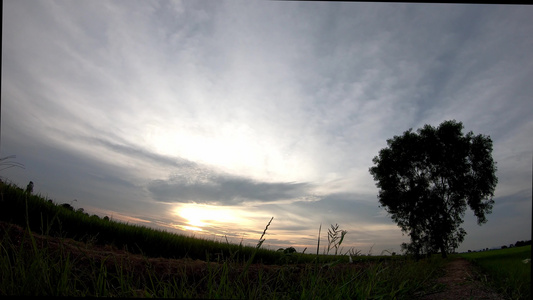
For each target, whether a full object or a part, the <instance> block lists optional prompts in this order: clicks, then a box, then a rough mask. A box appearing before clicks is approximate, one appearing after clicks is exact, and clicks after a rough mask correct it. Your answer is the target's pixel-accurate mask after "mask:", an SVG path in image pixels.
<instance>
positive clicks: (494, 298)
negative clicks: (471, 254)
mask: <svg viewBox="0 0 533 300" xmlns="http://www.w3.org/2000/svg"><path fill="white" fill-rule="evenodd" d="M476 274H478V272H475V266H473V265H472V264H471V263H470V262H468V261H467V260H466V259H464V258H452V259H450V261H449V262H448V263H447V264H446V269H445V275H444V276H443V277H441V278H439V279H437V283H438V284H440V285H442V289H440V290H441V291H440V292H437V293H433V294H429V295H425V296H424V297H422V298H420V299H423V300H442V299H450V300H451V299H453V300H456V299H457V300H458V299H487V300H502V299H505V298H504V297H502V296H501V295H498V294H497V293H495V292H494V291H492V290H490V289H489V288H488V287H486V286H484V285H483V284H482V283H481V281H480V280H479V278H478V276H477V275H476Z"/></svg>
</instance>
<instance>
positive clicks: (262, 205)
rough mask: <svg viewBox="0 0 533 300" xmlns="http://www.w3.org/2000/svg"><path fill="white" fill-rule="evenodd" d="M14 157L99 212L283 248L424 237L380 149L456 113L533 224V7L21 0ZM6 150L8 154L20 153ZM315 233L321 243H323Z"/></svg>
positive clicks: (473, 241)
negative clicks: (383, 182)
mask: <svg viewBox="0 0 533 300" xmlns="http://www.w3.org/2000/svg"><path fill="white" fill-rule="evenodd" d="M3 5H4V6H3V26H2V94H1V97H2V100H1V144H0V157H7V156H10V155H16V158H12V159H10V161H12V162H17V163H20V164H23V165H24V168H18V167H12V168H3V169H2V170H1V171H0V176H1V177H2V179H3V180H6V181H10V182H12V183H15V184H17V185H19V186H21V187H25V186H26V184H28V182H29V181H30V180H31V181H33V182H34V185H35V187H34V193H39V194H41V195H43V196H46V197H48V198H51V199H54V201H55V202H57V203H69V204H72V206H74V208H84V210H85V211H86V212H88V213H89V214H97V215H99V216H101V217H103V216H106V215H107V216H109V217H112V218H113V219H115V220H120V221H124V222H129V223H134V224H141V225H144V226H148V227H153V228H159V229H164V230H168V231H171V232H179V233H183V234H190V235H195V236H202V237H206V238H210V239H211V238H212V239H222V240H223V241H225V239H224V236H226V237H227V238H228V240H230V241H231V242H234V243H239V242H240V241H241V240H242V241H243V242H244V243H245V244H250V245H255V243H256V242H257V240H258V239H259V237H260V235H261V233H262V232H263V230H264V228H265V226H266V224H267V223H268V221H269V220H270V218H271V217H274V220H273V221H272V224H271V225H270V227H269V229H268V231H267V235H266V241H265V243H264V244H263V245H264V246H266V247H267V248H271V249H277V248H279V247H288V246H294V247H295V248H297V249H298V250H299V251H301V250H303V249H304V248H305V247H308V249H316V244H317V235H318V229H319V226H320V225H321V224H322V239H323V240H326V236H327V230H326V229H327V228H328V227H329V226H330V225H331V224H339V226H340V228H341V229H344V230H347V231H348V234H347V235H346V238H345V241H344V249H345V251H347V250H348V249H349V248H350V247H354V248H355V249H359V250H361V252H362V253H368V252H370V251H372V254H381V253H382V252H383V251H384V250H387V251H389V252H392V251H394V252H399V251H400V244H401V243H402V242H408V241H409V238H408V236H407V235H402V232H401V230H400V228H399V227H398V226H397V225H396V224H395V223H394V222H393V221H392V220H391V218H390V216H388V215H387V213H386V212H385V211H384V210H383V209H381V208H380V207H379V203H378V199H377V194H378V188H377V187H376V185H375V182H374V180H373V178H372V176H371V175H370V173H369V171H368V170H369V168H370V167H371V166H373V163H372V159H373V158H374V157H375V156H376V155H377V154H378V152H379V150H380V149H382V148H384V147H386V146H387V143H386V140H387V139H390V138H392V137H393V136H396V135H401V134H402V133H403V132H404V131H406V130H408V129H409V128H413V129H414V130H416V129H418V128H421V127H422V126H424V125H425V124H430V125H433V126H438V125H439V124H440V123H441V122H443V121H445V120H452V119H455V120H457V121H459V122H462V123H463V125H464V133H466V132H469V131H473V133H474V134H484V135H488V136H490V137H491V139H492V140H493V142H494V150H493V158H494V160H495V161H496V162H497V168H498V171H497V176H498V179H499V183H498V186H497V187H496V190H495V196H494V201H495V204H494V207H493V211H492V214H490V215H488V217H487V219H488V222H487V223H486V224H484V225H483V226H478V225H477V223H476V218H475V216H474V215H473V212H472V211H470V210H467V212H466V214H465V217H464V220H465V221H464V224H463V227H464V228H465V230H466V231H467V233H468V234H467V236H466V237H465V240H464V242H463V243H462V244H461V246H460V247H459V249H458V251H466V250H468V249H472V250H474V249H480V248H486V247H489V248H490V247H499V246H502V245H509V244H510V243H515V242H516V241H519V240H527V239H530V238H531V218H532V206H531V204H532V166H533V164H532V158H533V152H532V151H533V117H532V114H533V79H532V78H533V36H532V32H533V18H532V16H533V7H532V6H527V5H524V6H521V5H478V4H414V3H365V2H360V3H359V2H341V3H339V2H336V3H333V2H299V1H295V2H283V1H272V2H271V1H201V0H200V1H132V0H124V1H122V0H121V1H119V0H78V1H70V0H69V1H51V0H44V1H41V0H4V1H3ZM4 162H5V161H4ZM308 251H309V250H308Z"/></svg>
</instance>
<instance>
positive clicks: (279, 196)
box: [147, 168, 316, 205]
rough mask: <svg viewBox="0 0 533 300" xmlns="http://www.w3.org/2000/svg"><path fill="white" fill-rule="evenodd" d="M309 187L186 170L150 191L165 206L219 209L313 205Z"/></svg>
mask: <svg viewBox="0 0 533 300" xmlns="http://www.w3.org/2000/svg"><path fill="white" fill-rule="evenodd" d="M311 188H312V185H310V184H308V183H290V182H289V183H285V182H274V183H271V182H259V181H255V180H252V179H249V178H245V177H240V176H234V175H229V174H223V173H215V172H212V171H209V170H207V169H202V168H192V169H187V170H183V172H182V173H181V174H175V175H174V176H172V177H171V178H169V179H167V180H161V179H158V180H153V181H151V182H150V183H149V184H148V186H147V189H148V191H149V192H150V193H151V195H152V197H153V199H155V200H157V201H162V202H171V203H174V202H184V203H189V202H194V203H204V204H218V205H236V204H243V203H254V202H259V203H270V202H280V201H281V202H283V201H284V202H287V201H289V202H291V201H312V200H315V199H316V196H314V195H312V194H311V192H312V191H311Z"/></svg>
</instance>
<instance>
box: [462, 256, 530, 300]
mask: <svg viewBox="0 0 533 300" xmlns="http://www.w3.org/2000/svg"><path fill="white" fill-rule="evenodd" d="M461 256H462V257H464V258H466V259H468V260H469V261H471V262H473V263H474V264H475V265H477V266H479V267H480V268H481V269H482V271H483V272H482V273H481V274H478V276H479V277H480V278H481V279H482V281H484V282H485V283H487V284H488V285H490V286H492V287H494V288H496V290H497V291H498V292H499V293H501V294H504V295H507V296H508V297H510V298H511V299H531V262H527V261H526V262H524V260H525V259H528V258H529V259H530V258H531V245H529V246H523V247H515V248H508V249H500V250H492V251H483V252H472V253H464V254H461Z"/></svg>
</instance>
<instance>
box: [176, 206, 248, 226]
mask: <svg viewBox="0 0 533 300" xmlns="http://www.w3.org/2000/svg"><path fill="white" fill-rule="evenodd" d="M175 212H176V214H177V215H178V216H180V217H182V218H184V219H186V220H187V225H185V226H183V229H186V230H191V231H203V230H204V229H205V228H208V227H213V226H218V225H222V224H236V223H240V222H242V219H241V218H240V217H239V216H237V214H236V213H235V211H234V210H232V209H231V208H228V207H220V206H214V205H204V204H183V205H181V206H180V207H178V208H176V210H175Z"/></svg>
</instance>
